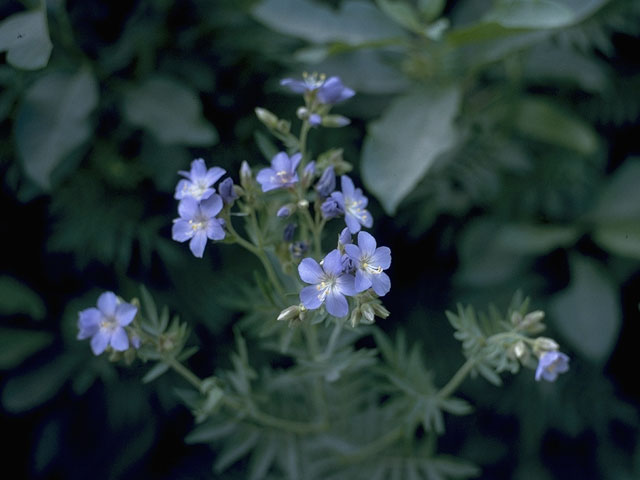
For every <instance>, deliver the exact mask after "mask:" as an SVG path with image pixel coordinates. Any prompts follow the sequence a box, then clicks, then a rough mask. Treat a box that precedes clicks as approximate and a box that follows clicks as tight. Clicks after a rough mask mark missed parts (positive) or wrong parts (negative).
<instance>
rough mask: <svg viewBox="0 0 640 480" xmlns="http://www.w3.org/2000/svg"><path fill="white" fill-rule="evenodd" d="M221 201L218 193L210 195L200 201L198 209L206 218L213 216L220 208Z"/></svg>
mask: <svg viewBox="0 0 640 480" xmlns="http://www.w3.org/2000/svg"><path fill="white" fill-rule="evenodd" d="M222 206H223V202H222V197H221V196H220V195H215V194H214V195H211V196H210V197H209V198H207V199H206V200H203V201H202V202H200V211H201V212H202V213H203V214H204V216H205V217H207V218H212V217H215V216H216V215H217V214H218V213H220V210H222Z"/></svg>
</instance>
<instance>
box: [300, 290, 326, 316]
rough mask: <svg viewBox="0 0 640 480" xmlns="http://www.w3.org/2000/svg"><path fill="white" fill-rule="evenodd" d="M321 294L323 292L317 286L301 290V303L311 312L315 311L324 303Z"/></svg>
mask: <svg viewBox="0 0 640 480" xmlns="http://www.w3.org/2000/svg"><path fill="white" fill-rule="evenodd" d="M321 294H322V292H321V291H320V290H318V288H317V287H316V286H315V285H310V286H308V287H304V288H303V289H302V290H300V301H301V302H302V304H303V305H304V306H305V307H307V308H308V309H309V310H315V309H316V308H318V307H320V305H322V302H323V301H324V300H323V298H322V295H321Z"/></svg>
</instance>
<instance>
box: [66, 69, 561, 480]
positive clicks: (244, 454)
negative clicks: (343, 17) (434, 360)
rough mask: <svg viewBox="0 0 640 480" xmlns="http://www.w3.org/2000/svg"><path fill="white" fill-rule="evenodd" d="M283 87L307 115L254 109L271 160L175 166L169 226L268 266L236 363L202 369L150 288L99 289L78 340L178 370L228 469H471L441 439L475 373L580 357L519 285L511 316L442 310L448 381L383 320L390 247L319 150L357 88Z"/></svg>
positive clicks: (456, 472)
mask: <svg viewBox="0 0 640 480" xmlns="http://www.w3.org/2000/svg"><path fill="white" fill-rule="evenodd" d="M282 85H283V86H284V87H286V88H288V89H290V90H291V91H293V92H294V93H297V94H301V95H302V97H303V101H304V105H302V106H300V108H298V109H297V112H296V113H297V118H298V119H299V120H300V122H301V123H300V128H299V130H298V134H297V135H295V134H294V133H293V132H292V128H291V125H292V122H291V121H288V120H284V119H280V118H278V116H276V115H275V114H274V113H272V112H270V111H268V110H266V109H264V108H258V109H256V114H257V116H258V118H259V119H260V121H261V122H262V123H263V124H264V126H265V127H266V128H267V129H268V131H269V132H270V133H271V134H272V135H273V136H274V137H275V139H276V140H277V141H279V142H281V148H282V149H281V151H279V152H277V153H276V154H275V155H274V156H273V157H272V158H271V159H270V162H269V165H268V166H265V165H261V164H260V163H259V162H255V163H254V165H250V164H249V163H248V162H242V166H241V168H240V171H239V174H238V176H237V177H235V178H234V176H233V175H229V176H228V177H227V178H225V179H223V180H222V181H221V182H220V183H218V184H217V187H216V186H215V185H216V183H217V182H218V181H219V180H221V179H222V177H223V176H224V175H225V174H226V173H227V172H226V171H225V170H224V169H222V168H220V167H216V166H213V167H207V165H206V163H205V161H204V160H203V159H196V160H194V161H193V163H192V164H191V169H190V170H189V171H181V172H179V173H180V175H182V176H183V177H184V178H183V179H181V180H180V181H179V182H178V184H177V186H176V190H175V199H176V200H177V201H178V204H177V210H178V215H179V216H178V218H176V219H175V220H174V223H173V226H172V238H173V240H175V241H177V242H187V241H189V249H190V251H191V253H192V254H193V255H194V256H195V257H203V255H204V252H205V247H206V245H207V243H209V242H210V241H211V242H213V243H216V242H222V241H224V243H229V244H236V245H238V246H239V247H242V248H243V249H244V250H246V251H247V252H248V253H249V254H251V255H253V256H255V257H256V258H257V259H258V261H259V262H260V264H261V266H262V269H263V271H264V274H263V275H262V276H261V275H257V280H258V282H257V283H258V286H257V287H258V288H256V289H253V290H251V292H252V297H253V300H256V299H257V300H256V301H255V302H253V301H248V302H247V304H248V305H247V307H246V310H247V315H246V317H245V318H244V319H243V320H242V321H240V322H239V323H238V324H237V325H235V326H234V332H235V337H236V351H235V352H234V353H233V354H232V356H231V365H230V366H220V367H219V368H217V369H216V371H215V372H212V373H211V375H210V376H208V377H205V378H201V377H199V376H197V375H196V374H195V373H193V372H192V371H191V370H190V369H189V367H188V361H189V358H190V357H191V355H193V354H194V353H195V351H196V349H195V348H194V347H190V346H189V345H190V343H191V341H190V339H189V328H188V326H187V325H186V324H185V323H184V322H181V321H180V319H179V318H178V317H177V316H174V317H173V318H172V319H171V318H170V317H171V316H170V314H169V312H168V310H167V309H166V308H165V309H163V310H162V311H161V313H158V309H157V308H156V306H155V302H154V300H153V299H152V298H151V296H150V295H149V293H148V292H147V291H146V289H144V288H143V289H142V290H141V298H140V299H137V298H134V299H132V300H131V301H130V302H125V301H124V300H121V299H119V298H118V297H116V295H115V294H114V293H111V292H106V293H104V294H102V295H101V296H100V298H99V299H98V305H97V308H88V309H86V310H83V311H81V312H80V314H79V318H78V329H79V334H78V338H79V339H88V338H91V348H92V350H93V353H94V354H96V355H100V354H102V353H104V352H108V353H110V358H111V359H112V360H115V361H117V360H121V359H123V360H125V361H127V362H131V361H133V360H134V359H135V358H136V357H137V358H138V359H140V360H141V361H142V362H152V363H153V365H152V366H151V368H150V369H149V370H148V372H147V374H146V375H145V376H144V378H143V380H144V381H151V380H154V379H156V378H157V377H159V376H161V375H163V374H165V373H166V372H167V371H169V370H173V371H174V372H175V373H177V374H178V375H180V376H181V377H182V378H183V379H184V380H185V381H186V382H187V383H188V385H189V389H187V390H185V389H184V388H181V389H179V390H176V392H177V393H178V395H179V396H180V398H181V399H182V400H183V401H184V403H185V404H186V405H187V406H188V407H189V408H190V409H191V411H192V412H193V415H194V418H195V422H196V424H197V425H196V427H195V429H194V430H193V431H192V432H191V433H190V434H189V435H188V436H187V439H186V441H187V442H190V443H201V442H202V443H209V444H212V445H215V446H216V447H218V448H220V449H221V450H220V454H219V455H218V456H217V458H216V460H215V463H214V469H215V470H216V471H217V472H220V471H224V470H225V469H227V468H228V467H230V466H231V465H233V464H236V463H237V462H246V463H243V464H242V465H243V466H244V467H243V468H246V469H247V478H250V479H261V478H288V479H308V480H313V479H338V478H352V479H372V478H391V477H393V478H407V479H417V478H426V479H434V478H437V479H441V478H443V479H444V478H466V477H471V476H475V475H477V474H478V472H479V470H478V468H477V467H476V466H475V465H472V464H471V463H469V462H468V461H465V460H463V459H458V458H454V457H451V456H450V455H444V454H441V453H439V452H438V449H437V439H438V437H439V436H441V435H443V434H444V432H445V426H446V417H445V413H447V414H451V415H466V414H469V413H470V412H471V405H470V403H469V402H468V401H467V400H465V399H463V398H460V397H456V396H454V395H455V393H456V390H457V389H458V387H459V386H460V385H461V383H462V382H463V381H464V379H465V378H466V377H467V375H468V374H471V375H472V376H477V375H480V376H482V377H484V378H485V379H487V380H488V381H489V382H491V383H493V384H496V385H500V384H501V382H502V380H501V374H502V373H503V372H505V371H508V372H510V373H513V374H515V373H517V372H518V371H519V370H520V368H521V367H526V368H529V369H531V371H532V372H533V371H535V373H534V374H533V373H532V375H531V380H532V381H534V378H535V380H546V381H550V382H553V381H555V380H556V378H557V377H558V374H560V373H563V372H566V371H567V370H568V366H569V358H568V357H567V355H565V354H564V353H561V352H560V351H559V350H558V349H559V347H558V345H557V343H556V342H555V341H554V340H552V339H550V338H547V337H542V336H540V335H539V334H540V333H541V332H542V331H543V330H544V324H543V323H542V321H543V319H544V314H543V312H541V311H537V310H536V311H529V309H528V305H529V302H528V300H525V299H522V298H521V297H520V296H519V295H516V296H515V297H514V300H513V302H512V305H511V306H510V308H509V310H508V311H507V313H506V314H501V313H500V312H499V311H498V310H497V309H495V308H493V307H492V308H490V310H489V312H488V313H487V314H478V315H477V314H476V313H475V311H474V309H473V308H472V307H463V306H459V307H458V309H457V312H456V313H452V312H447V314H446V315H447V317H448V319H449V321H450V323H451V325H452V326H453V328H454V329H455V333H454V336H455V337H456V338H457V339H458V340H460V341H461V342H462V353H463V357H464V359H461V366H460V368H459V369H458V370H457V372H456V373H455V374H454V375H453V376H452V377H451V379H450V380H449V381H447V382H445V383H444V384H443V385H438V384H436V382H435V380H434V374H433V372H432V371H431V370H430V369H429V368H428V365H427V364H426V363H425V360H424V358H423V355H422V353H421V350H420V347H419V345H418V344H417V343H415V344H413V345H411V346H408V345H407V341H406V339H405V337H404V335H403V334H402V333H399V334H398V335H397V336H396V338H395V339H392V338H390V337H389V336H388V335H387V334H386V333H384V330H383V328H385V329H389V328H391V327H392V326H393V325H398V326H402V319H399V318H394V317H393V316H392V315H391V312H390V311H389V310H388V309H387V308H386V307H385V305H384V301H385V297H386V296H387V295H389V294H390V293H391V292H392V278H393V268H392V251H391V249H390V248H388V247H387V246H385V245H379V242H378V240H376V238H375V235H374V233H372V232H371V231H367V230H366V229H370V228H372V227H373V225H374V219H373V217H372V215H371V213H370V212H369V211H368V210H367V206H368V199H367V197H366V196H365V194H364V192H363V191H362V189H361V188H359V187H357V186H356V182H354V179H355V178H356V177H355V176H353V178H352V176H349V175H347V173H349V172H350V170H351V169H352V165H351V164H350V163H349V162H348V161H347V160H346V159H345V158H343V155H342V151H341V150H340V149H338V148H334V149H330V150H328V151H326V152H320V153H315V152H312V151H310V149H309V148H308V143H307V137H308V135H309V134H310V132H312V131H314V132H315V131H317V132H321V130H320V128H321V127H329V128H338V127H341V126H344V125H346V124H348V123H349V121H348V119H347V118H346V117H343V116H340V115H335V114H332V113H331V109H332V108H333V106H334V105H335V104H338V103H340V102H343V101H346V100H348V99H350V98H351V97H353V95H354V91H353V90H352V89H350V88H348V87H346V86H345V85H343V83H342V81H341V80H340V79H339V78H338V77H335V76H334V77H328V78H327V77H326V76H324V75H318V74H314V75H306V76H304V77H303V79H302V80H297V79H285V80H283V81H282ZM312 129H313V130H312ZM252 163H253V162H252ZM338 179H339V182H338ZM338 183H339V185H340V189H339V190H337V189H336V188H337V185H338ZM330 226H332V227H335V228H329V227H330ZM336 231H340V234H339V235H336ZM219 248H227V247H223V246H221V247H219ZM380 323H383V325H382V327H383V328H380V327H379V324H380ZM359 340H364V341H362V342H359ZM373 344H375V347H372V346H366V345H373ZM282 365H287V366H286V368H283V367H282Z"/></svg>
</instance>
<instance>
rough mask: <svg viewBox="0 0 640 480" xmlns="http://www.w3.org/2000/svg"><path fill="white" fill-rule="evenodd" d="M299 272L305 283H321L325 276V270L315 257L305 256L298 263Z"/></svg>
mask: <svg viewBox="0 0 640 480" xmlns="http://www.w3.org/2000/svg"><path fill="white" fill-rule="evenodd" d="M298 274H299V275H300V278H301V279H302V281H303V282H305V283H312V284H316V283H320V282H322V279H323V277H324V272H323V271H322V268H321V267H320V265H318V262H316V261H315V260H314V259H313V258H304V259H303V260H302V261H301V262H300V264H299V265H298Z"/></svg>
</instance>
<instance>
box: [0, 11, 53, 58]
mask: <svg viewBox="0 0 640 480" xmlns="http://www.w3.org/2000/svg"><path fill="white" fill-rule="evenodd" d="M52 48H53V45H52V44H51V40H50V39H49V29H48V27H47V15H46V11H45V9H44V8H40V9H38V10H33V11H30V12H20V13H16V14H13V15H11V16H10V17H9V18H7V19H6V20H4V21H3V22H2V23H0V52H7V63H9V64H10V65H13V66H14V67H16V68H21V69H24V70H37V69H38V68H44V67H46V66H47V63H48V62H49V57H50V56H51V49H52Z"/></svg>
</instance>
